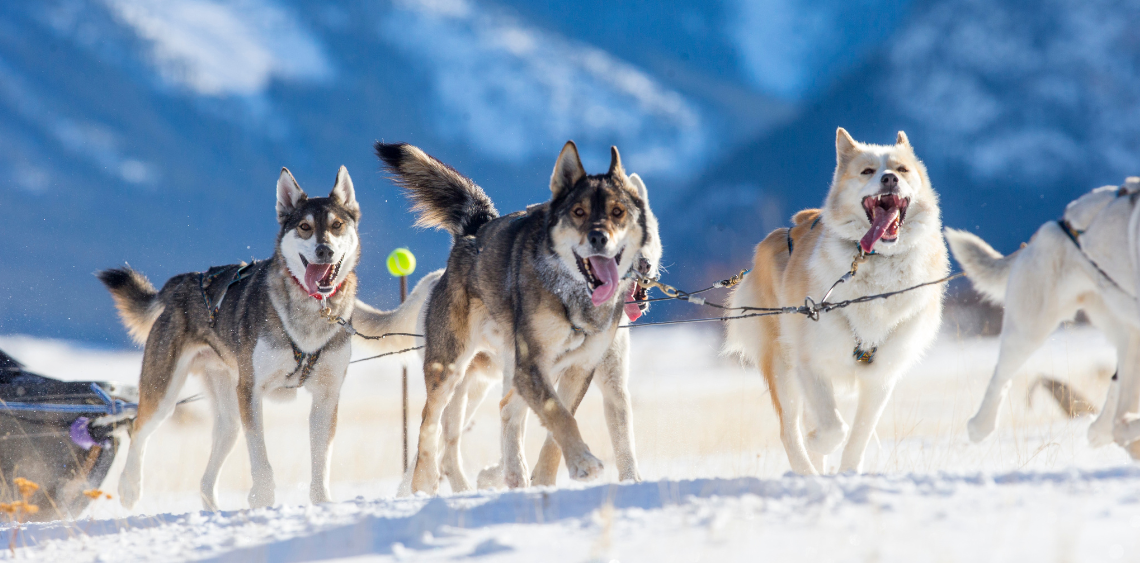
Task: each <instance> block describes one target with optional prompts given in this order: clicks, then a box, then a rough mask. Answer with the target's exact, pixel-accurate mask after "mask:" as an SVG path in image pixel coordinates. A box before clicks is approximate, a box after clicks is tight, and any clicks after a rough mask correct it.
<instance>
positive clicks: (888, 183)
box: [879, 172, 899, 190]
mask: <svg viewBox="0 0 1140 563" xmlns="http://www.w3.org/2000/svg"><path fill="white" fill-rule="evenodd" d="M879 182H881V183H882V184H883V187H884V188H886V189H888V190H895V189H898V187H899V177H898V176H895V175H894V174H892V173H890V172H887V173H886V174H883V177H882V178H881V179H880V180H879Z"/></svg>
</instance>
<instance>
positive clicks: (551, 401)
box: [504, 329, 603, 481]
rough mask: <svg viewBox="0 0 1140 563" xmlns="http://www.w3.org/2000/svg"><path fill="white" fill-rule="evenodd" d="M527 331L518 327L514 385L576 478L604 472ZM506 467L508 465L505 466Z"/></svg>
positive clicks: (586, 479)
mask: <svg viewBox="0 0 1140 563" xmlns="http://www.w3.org/2000/svg"><path fill="white" fill-rule="evenodd" d="M525 332H526V331H524V330H521V329H520V330H518V331H516V337H515V362H516V363H515V373H514V388H515V389H516V390H517V391H518V392H519V394H520V395H522V397H523V399H524V400H526V403H527V405H528V406H530V408H531V410H533V411H534V412H535V414H536V415H538V419H539V420H540V421H542V425H543V426H545V427H546V428H547V429H548V430H550V431H551V432H552V433H553V434H554V439H555V440H556V441H557V442H558V446H559V447H561V448H562V454H563V456H564V457H565V459H566V469H567V470H568V471H569V472H570V478H571V479H574V480H575V481H589V480H592V479H595V478H597V477H598V476H599V475H601V474H602V469H603V467H602V462H601V460H599V459H598V458H597V457H594V454H592V453H590V448H589V447H587V446H586V442H585V441H583V440H582V433H581V432H580V431H579V430H578V422H577V421H576V420H574V415H573V414H571V413H570V411H569V410H568V409H567V408H566V406H565V405H563V404H562V401H559V400H558V395H557V394H555V392H554V389H553V387H551V385H550V381H548V380H547V379H546V376H545V375H544V374H543V372H542V369H541V368H540V367H539V362H540V360H541V359H542V358H541V357H540V355H539V354H540V351H541V350H542V347H541V345H540V344H539V343H537V342H527V341H526V337H525V336H524V334H525ZM504 469H505V468H504Z"/></svg>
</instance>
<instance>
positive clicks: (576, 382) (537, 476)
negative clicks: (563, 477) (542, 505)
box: [524, 367, 594, 486]
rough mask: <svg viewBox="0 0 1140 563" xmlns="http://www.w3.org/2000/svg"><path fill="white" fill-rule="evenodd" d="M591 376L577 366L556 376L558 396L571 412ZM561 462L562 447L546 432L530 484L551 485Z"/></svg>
mask: <svg viewBox="0 0 1140 563" xmlns="http://www.w3.org/2000/svg"><path fill="white" fill-rule="evenodd" d="M593 378H594V376H593V374H592V373H588V372H586V371H584V370H582V369H579V368H577V367H571V368H570V369H567V370H566V372H565V373H563V374H562V376H561V377H559V378H558V398H559V399H561V400H562V403H563V404H568V405H570V413H571V414H576V413H577V412H578V406H579V405H581V404H582V399H583V398H585V396H586V390H587V389H588V388H589V386H590V380H592V379H593ZM524 414H525V413H524ZM561 464H562V449H561V448H559V447H558V442H556V441H554V434H552V433H550V432H547V433H546V441H545V442H543V443H542V451H540V452H539V453H538V463H536V464H535V466H534V472H533V473H531V477H530V480H531V484H533V485H540V486H553V485H554V484H555V482H557V480H558V467H559V466H560V465H561Z"/></svg>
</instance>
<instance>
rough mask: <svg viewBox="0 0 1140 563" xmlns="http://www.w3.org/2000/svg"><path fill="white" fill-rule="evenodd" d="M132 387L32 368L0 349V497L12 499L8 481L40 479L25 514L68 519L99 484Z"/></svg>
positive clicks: (130, 405)
mask: <svg viewBox="0 0 1140 563" xmlns="http://www.w3.org/2000/svg"><path fill="white" fill-rule="evenodd" d="M137 397H138V390H137V389H136V388H135V387H133V386H128V385H119V384H113V383H107V382H101V381H60V380H58V379H52V378H50V377H44V376H42V375H38V374H35V373H31V372H29V371H27V370H25V369H24V366H23V364H21V363H20V362H18V361H16V360H15V359H14V358H12V357H11V356H9V355H8V354H6V353H4V352H3V351H0V502H11V501H14V500H19V499H20V496H19V493H18V492H17V491H16V490H15V487H13V485H12V482H13V480H14V479H15V478H17V477H23V478H25V479H29V480H31V481H34V482H36V483H38V484H39V485H40V489H39V490H38V491H37V492H36V493H35V495H34V496H32V497H31V499H30V501H29V502H30V503H32V504H35V505H36V506H38V507H39V511H38V512H36V513H35V514H30V515H28V516H27V517H26V518H25V519H26V520H39V521H44V520H58V519H66V518H74V517H76V516H78V515H79V513H80V512H82V511H83V509H84V508H86V507H87V504H88V503H89V502H90V501H91V499H90V498H89V497H88V496H87V495H84V494H83V493H84V491H88V490H91V489H98V488H100V486H101V485H102V483H103V480H104V478H106V477H107V472H108V471H109V470H110V468H111V464H112V463H113V462H114V461H115V456H116V455H117V454H118V452H119V446H120V443H121V442H122V438H124V437H125V435H126V431H127V427H128V425H129V423H130V422H131V420H132V419H134V416H135V411H136V405H135V401H137Z"/></svg>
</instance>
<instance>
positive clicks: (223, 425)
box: [201, 367, 241, 511]
mask: <svg viewBox="0 0 1140 563" xmlns="http://www.w3.org/2000/svg"><path fill="white" fill-rule="evenodd" d="M203 379H204V380H205V384H206V391H207V393H208V394H209V395H210V398H211V399H212V400H213V401H212V402H213V407H214V440H213V444H212V445H211V446H210V460H209V461H208V462H206V472H205V473H204V474H203V475H202V488H201V491H202V508H203V509H204V510H207V511H216V510H218V497H217V493H216V489H217V485H218V472H219V471H221V469H222V464H224V463H225V462H226V458H228V457H229V455H230V452H232V451H233V449H234V444H236V443H237V439H238V431H239V429H240V428H241V413H240V411H241V409H240V407H239V406H238V397H237V383H236V381H234V378H233V377H231V376H230V373H229V371H228V370H226V369H224V368H223V369H219V368H215V367H209V368H206V370H205V373H204V374H203Z"/></svg>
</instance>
